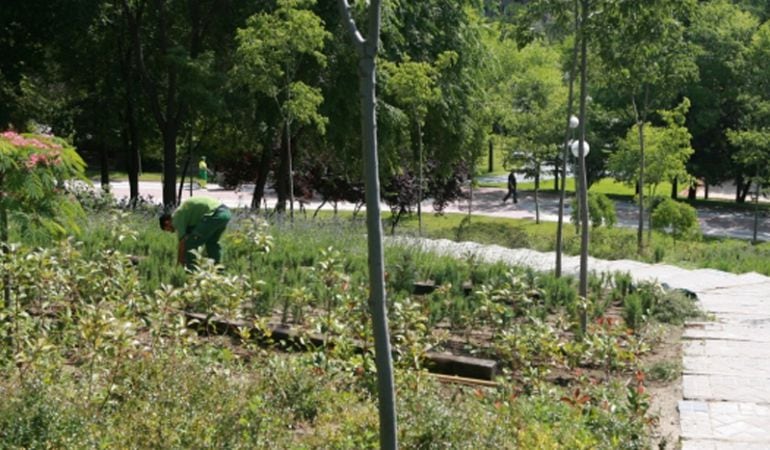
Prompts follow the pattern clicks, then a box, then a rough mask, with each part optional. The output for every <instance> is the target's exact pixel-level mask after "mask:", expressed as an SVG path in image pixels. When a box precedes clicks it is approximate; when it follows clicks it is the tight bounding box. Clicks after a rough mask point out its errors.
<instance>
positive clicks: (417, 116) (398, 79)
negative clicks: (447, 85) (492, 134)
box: [381, 53, 457, 234]
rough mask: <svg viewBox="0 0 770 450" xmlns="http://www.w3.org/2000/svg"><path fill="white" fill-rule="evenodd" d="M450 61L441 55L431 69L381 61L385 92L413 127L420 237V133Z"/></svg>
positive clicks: (453, 56)
mask: <svg viewBox="0 0 770 450" xmlns="http://www.w3.org/2000/svg"><path fill="white" fill-rule="evenodd" d="M452 59H455V60H456V59H457V55H456V54H454V53H442V54H441V55H440V56H439V60H438V61H437V63H436V66H435V67H434V66H432V65H431V64H429V63H427V62H417V61H411V60H410V58H409V57H408V56H407V57H406V58H405V59H404V61H402V62H400V63H392V62H389V61H383V62H382V64H381V67H382V70H383V85H384V90H385V92H386V93H389V94H390V95H392V96H393V97H394V98H395V102H396V104H399V105H401V106H402V107H403V108H404V109H405V110H406V113H407V115H408V116H409V118H410V121H411V122H412V125H413V127H414V136H415V138H414V142H415V144H416V145H415V147H416V148H415V151H414V156H415V159H416V160H417V173H418V175H417V179H418V184H417V221H418V232H419V233H420V234H422V199H423V191H424V181H423V166H424V163H425V161H424V155H423V142H422V129H423V127H424V126H425V116H426V115H427V114H428V107H429V106H430V105H431V104H432V103H434V102H436V101H437V100H438V99H439V98H440V95H441V91H440V90H439V89H438V88H437V87H436V81H435V79H436V77H437V76H438V70H439V69H441V68H442V67H446V66H448V65H451V60H452Z"/></svg>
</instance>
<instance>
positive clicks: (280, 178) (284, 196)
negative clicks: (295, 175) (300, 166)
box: [275, 124, 289, 213]
mask: <svg viewBox="0 0 770 450" xmlns="http://www.w3.org/2000/svg"><path fill="white" fill-rule="evenodd" d="M284 127H285V124H284V125H283V126H282V127H281V128H283V129H285V128H284ZM287 145H288V142H287V140H286V135H285V134H284V135H283V139H282V140H281V147H280V150H279V151H280V153H279V156H280V158H279V161H278V171H277V173H278V175H277V179H276V180H275V193H276V195H277V196H278V201H277V202H276V203H275V211H276V212H279V213H284V212H286V203H287V201H288V199H289V152H288V147H287Z"/></svg>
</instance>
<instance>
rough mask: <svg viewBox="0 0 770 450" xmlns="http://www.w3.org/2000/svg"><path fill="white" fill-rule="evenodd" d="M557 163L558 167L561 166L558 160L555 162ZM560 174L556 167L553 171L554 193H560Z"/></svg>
mask: <svg viewBox="0 0 770 450" xmlns="http://www.w3.org/2000/svg"><path fill="white" fill-rule="evenodd" d="M555 162H556V164H557V165H558V164H559V161H558V160H557V161H555ZM559 173H560V171H559V168H558V167H554V169H553V190H554V192H558V190H559Z"/></svg>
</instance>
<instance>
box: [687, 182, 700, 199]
mask: <svg viewBox="0 0 770 450" xmlns="http://www.w3.org/2000/svg"><path fill="white" fill-rule="evenodd" d="M697 194H698V185H697V181H696V184H694V185H693V186H690V187H689V188H687V200H695V198H696V197H697Z"/></svg>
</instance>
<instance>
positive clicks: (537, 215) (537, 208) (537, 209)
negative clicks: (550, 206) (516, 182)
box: [535, 166, 540, 225]
mask: <svg viewBox="0 0 770 450" xmlns="http://www.w3.org/2000/svg"><path fill="white" fill-rule="evenodd" d="M539 192H540V167H539V166H538V168H537V172H535V223H536V224H538V225H540V198H539V195H538V193H539Z"/></svg>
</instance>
